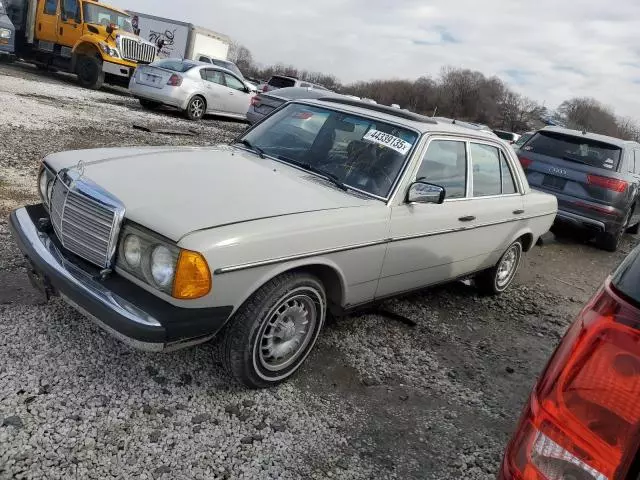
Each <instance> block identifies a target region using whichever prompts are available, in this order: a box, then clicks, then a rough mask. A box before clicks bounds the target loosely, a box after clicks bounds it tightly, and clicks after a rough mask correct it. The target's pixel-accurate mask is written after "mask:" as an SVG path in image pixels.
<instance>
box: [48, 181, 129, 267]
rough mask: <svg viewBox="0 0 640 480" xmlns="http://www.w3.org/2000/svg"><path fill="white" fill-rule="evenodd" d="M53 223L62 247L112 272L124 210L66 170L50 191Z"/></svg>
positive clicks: (106, 194)
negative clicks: (110, 269) (111, 267)
mask: <svg viewBox="0 0 640 480" xmlns="http://www.w3.org/2000/svg"><path fill="white" fill-rule="evenodd" d="M49 210H50V214H51V223H52V224H53V228H54V230H55V233H56V236H57V237H58V239H59V240H60V242H61V243H62V245H63V246H64V247H65V248H66V249H67V250H69V251H71V252H73V253H75V254H76V255H78V256H79V257H81V258H84V259H85V260H88V261H89V262H91V263H94V264H95V265H97V266H99V267H101V268H109V267H110V266H111V264H112V261H113V256H114V252H115V249H116V242H117V240H118V233H119V232H120V224H121V223H122V218H123V216H124V207H123V206H122V205H121V204H119V202H118V201H117V200H115V199H114V198H113V197H111V196H110V195H109V194H108V193H106V192H104V191H102V190H101V189H100V188H99V187H97V186H96V185H95V184H93V183H92V182H91V181H89V180H86V179H84V178H82V177H81V176H80V175H79V174H78V173H77V172H75V171H73V170H67V171H63V172H61V173H60V174H59V175H58V176H57V177H56V179H55V181H54V184H53V188H52V190H51V203H50V209H49Z"/></svg>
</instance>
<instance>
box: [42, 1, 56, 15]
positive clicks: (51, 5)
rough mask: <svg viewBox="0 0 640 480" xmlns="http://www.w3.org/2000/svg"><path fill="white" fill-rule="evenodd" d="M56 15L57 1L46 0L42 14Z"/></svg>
mask: <svg viewBox="0 0 640 480" xmlns="http://www.w3.org/2000/svg"><path fill="white" fill-rule="evenodd" d="M56 13H58V0H47V1H46V2H44V14H45V15H55V14H56Z"/></svg>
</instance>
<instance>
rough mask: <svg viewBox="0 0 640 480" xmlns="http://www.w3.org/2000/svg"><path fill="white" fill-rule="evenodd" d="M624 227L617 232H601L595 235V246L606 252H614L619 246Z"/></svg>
mask: <svg viewBox="0 0 640 480" xmlns="http://www.w3.org/2000/svg"><path fill="white" fill-rule="evenodd" d="M624 230H625V229H624V228H623V229H621V230H620V231H619V232H617V233H612V232H603V233H599V234H598V236H597V237H596V246H597V247H598V248H599V249H601V250H604V251H606V252H616V251H618V247H619V246H620V240H621V239H622V234H623V233H624Z"/></svg>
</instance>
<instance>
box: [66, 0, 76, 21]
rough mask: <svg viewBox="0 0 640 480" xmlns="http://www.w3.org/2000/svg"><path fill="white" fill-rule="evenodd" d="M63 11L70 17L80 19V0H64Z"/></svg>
mask: <svg viewBox="0 0 640 480" xmlns="http://www.w3.org/2000/svg"><path fill="white" fill-rule="evenodd" d="M62 13H64V15H66V17H67V18H69V19H74V20H80V7H79V6H78V0H63V2H62Z"/></svg>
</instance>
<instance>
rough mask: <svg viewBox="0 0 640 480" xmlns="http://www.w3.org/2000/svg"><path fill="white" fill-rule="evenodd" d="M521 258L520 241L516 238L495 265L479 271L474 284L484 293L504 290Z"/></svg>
mask: <svg viewBox="0 0 640 480" xmlns="http://www.w3.org/2000/svg"><path fill="white" fill-rule="evenodd" d="M520 260H522V242H520V240H516V241H515V242H513V243H512V244H511V245H510V246H509V248H507V251H506V252H504V254H503V255H502V257H500V261H498V263H497V264H496V266H495V267H492V268H490V269H489V270H485V271H484V272H481V273H479V274H478V275H477V276H476V277H475V285H476V288H477V289H478V290H480V292H481V293H483V294H485V295H497V294H499V293H502V292H504V291H505V290H506V289H507V288H508V287H509V285H511V283H512V282H513V279H514V278H515V276H516V273H518V268H519V267H520Z"/></svg>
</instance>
